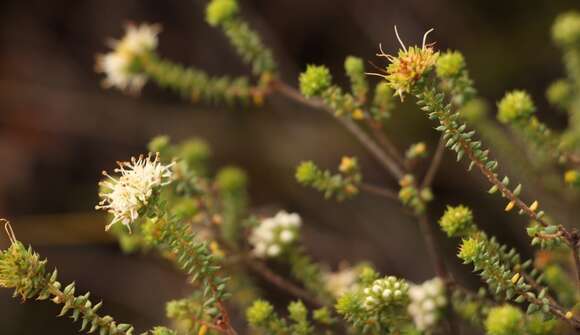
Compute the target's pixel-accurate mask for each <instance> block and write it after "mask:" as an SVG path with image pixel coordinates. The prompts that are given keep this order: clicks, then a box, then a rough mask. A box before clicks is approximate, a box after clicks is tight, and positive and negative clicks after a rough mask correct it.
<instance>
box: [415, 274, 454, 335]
mask: <svg viewBox="0 0 580 335" xmlns="http://www.w3.org/2000/svg"><path fill="white" fill-rule="evenodd" d="M409 297H410V298H411V303H410V304H409V307H408V309H407V311H408V312H409V314H410V315H411V316H412V317H413V321H414V323H415V326H416V327H417V329H418V330H420V331H425V330H427V329H429V328H431V327H433V326H434V325H435V324H436V323H437V321H438V320H439V317H440V314H441V310H442V309H443V308H444V307H445V305H446V304H447V299H446V298H445V285H444V284H443V281H442V280H441V279H439V278H433V279H431V280H428V281H425V282H424V283H423V284H421V285H413V286H412V287H411V288H410V289H409Z"/></svg>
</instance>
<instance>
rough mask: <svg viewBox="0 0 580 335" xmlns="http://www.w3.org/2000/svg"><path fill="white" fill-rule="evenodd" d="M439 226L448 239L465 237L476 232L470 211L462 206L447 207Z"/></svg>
mask: <svg viewBox="0 0 580 335" xmlns="http://www.w3.org/2000/svg"><path fill="white" fill-rule="evenodd" d="M439 225H440V226H441V229H443V231H444V232H446V233H447V236H449V237H465V236H467V235H469V234H470V233H472V232H474V231H475V230H476V228H475V224H474V223H473V213H472V212H471V209H469V207H466V206H463V205H459V206H455V207H452V206H448V207H447V209H446V210H445V213H444V214H443V216H442V217H441V219H439Z"/></svg>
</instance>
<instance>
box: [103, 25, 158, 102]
mask: <svg viewBox="0 0 580 335" xmlns="http://www.w3.org/2000/svg"><path fill="white" fill-rule="evenodd" d="M160 31H161V28H160V26H159V25H148V24H141V25H138V26H136V25H132V24H130V25H128V26H127V28H126V32H125V36H124V37H123V38H122V39H120V40H113V41H112V42H111V43H110V46H111V48H112V49H113V50H112V51H110V52H108V53H106V54H101V55H98V56H97V64H96V70H97V72H101V73H104V74H105V79H104V80H103V85H104V86H105V87H107V88H110V87H115V88H118V89H120V90H122V91H128V92H130V93H138V92H139V91H140V90H141V88H142V87H143V85H145V83H146V82H147V76H146V75H145V74H143V73H142V72H140V71H139V61H140V60H139V56H141V55H143V54H145V53H147V52H150V51H152V50H155V48H156V47H157V43H158V41H157V35H158V34H159V32H160Z"/></svg>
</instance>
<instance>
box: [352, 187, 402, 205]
mask: <svg viewBox="0 0 580 335" xmlns="http://www.w3.org/2000/svg"><path fill="white" fill-rule="evenodd" d="M359 187H360V189H361V190H363V191H365V192H368V193H370V194H374V195H378V196H380V197H384V198H387V199H391V200H395V201H399V196H398V195H397V193H395V192H394V191H393V190H390V189H388V188H384V187H380V186H376V185H372V184H368V183H361V184H360V185H359Z"/></svg>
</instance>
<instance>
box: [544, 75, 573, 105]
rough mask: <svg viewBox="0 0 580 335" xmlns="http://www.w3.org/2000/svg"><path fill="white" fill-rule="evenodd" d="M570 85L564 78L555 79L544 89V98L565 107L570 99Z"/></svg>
mask: <svg viewBox="0 0 580 335" xmlns="http://www.w3.org/2000/svg"><path fill="white" fill-rule="evenodd" d="M572 95H573V92H572V85H571V84H570V83H569V82H568V81H567V80H565V79H560V80H556V81H555V82H553V83H552V84H551V85H550V87H548V90H547V91H546V98H547V99H548V101H549V102H550V103H551V104H552V105H554V106H559V107H562V108H565V107H567V106H568V104H569V103H570V100H571V99H572Z"/></svg>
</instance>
